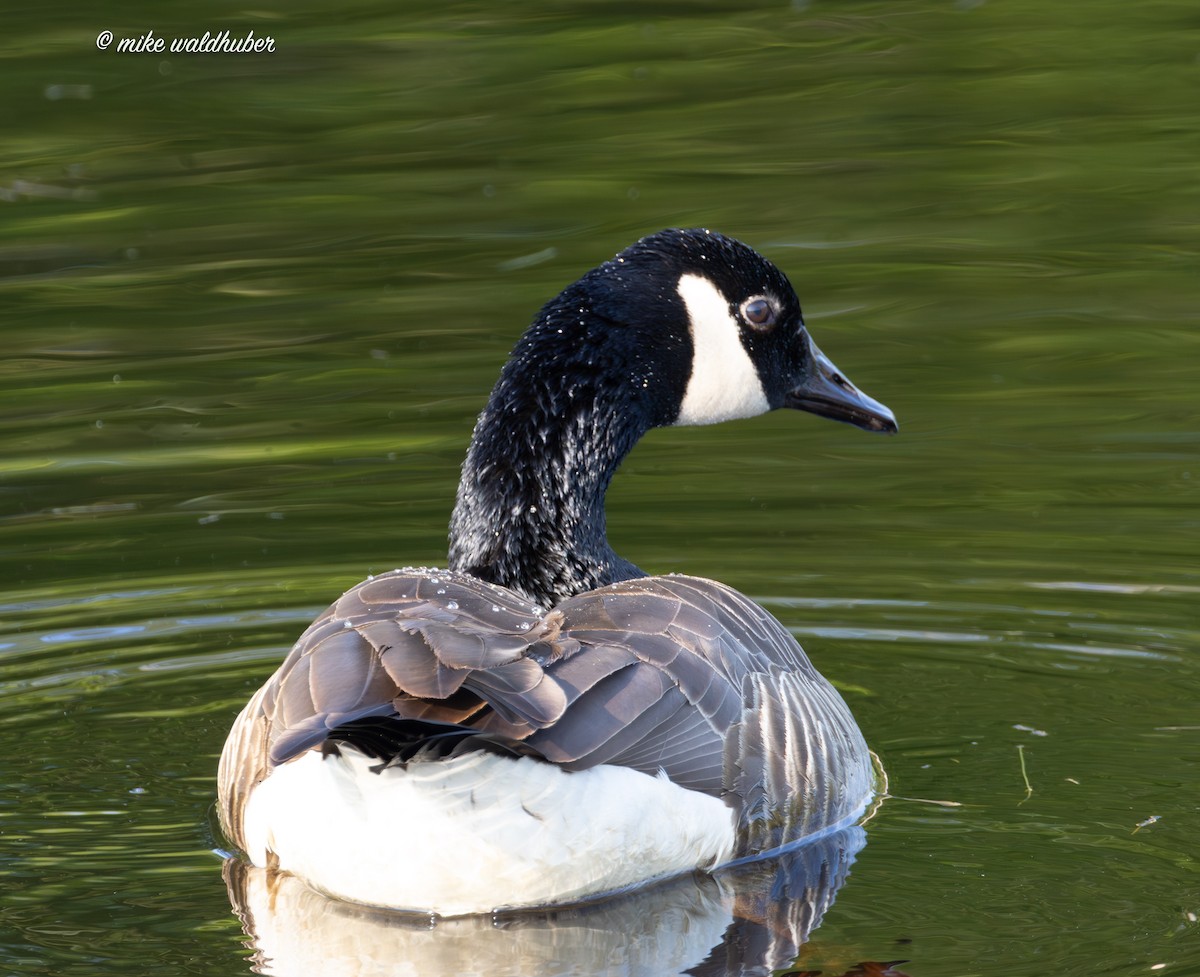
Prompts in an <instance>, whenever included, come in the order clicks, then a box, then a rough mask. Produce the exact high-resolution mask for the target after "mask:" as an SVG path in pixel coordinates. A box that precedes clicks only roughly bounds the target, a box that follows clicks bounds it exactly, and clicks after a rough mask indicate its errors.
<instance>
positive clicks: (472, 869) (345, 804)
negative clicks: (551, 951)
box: [245, 746, 734, 916]
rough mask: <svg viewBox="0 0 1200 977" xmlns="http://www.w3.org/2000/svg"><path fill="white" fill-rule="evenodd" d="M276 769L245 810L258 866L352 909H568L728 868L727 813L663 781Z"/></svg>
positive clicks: (344, 767) (422, 766) (492, 770)
mask: <svg viewBox="0 0 1200 977" xmlns="http://www.w3.org/2000/svg"><path fill="white" fill-rule="evenodd" d="M341 752H342V755H341V756H329V757H326V758H324V759H322V757H321V755H320V754H319V753H318V752H308V753H304V754H302V755H301V756H299V757H297V758H296V759H295V760H293V761H291V762H289V763H287V764H284V765H283V766H281V767H279V768H277V769H276V770H275V771H274V773H272V775H271V776H270V777H269V778H267V780H265V781H264V782H263V783H262V784H260V785H259V786H258V787H256V788H255V790H254V792H253V793H252V795H251V797H250V800H249V803H248V804H247V807H246V819H245V825H246V841H247V849H248V852H247V853H248V854H249V855H250V858H251V859H252V860H253V862H254V863H255V864H256V865H266V864H267V853H268V852H273V853H274V855H275V856H276V857H277V858H278V861H279V867H280V868H281V869H284V870H286V871H289V872H292V873H293V874H295V875H298V876H300V877H301V878H303V879H305V880H306V881H308V882H309V884H310V885H312V886H313V887H314V888H317V889H319V890H321V891H323V892H326V893H328V894H330V895H333V896H337V897H339V898H342V899H346V900H349V901H351V902H358V903H365V904H368V905H374V906H386V907H390V908H396V909H413V910H419V911H426V912H435V913H438V914H441V915H446V916H454V915H464V914H470V913H487V912H491V911H492V910H494V909H497V908H502V907H506V906H544V905H551V904H554V903H561V902H570V901H575V900H579V899H582V898H585V897H587V896H592V895H597V894H600V893H604V892H609V891H612V890H615V889H620V888H624V887H626V886H630V885H633V884H636V883H638V882H643V881H647V880H649V879H654V878H660V877H665V876H669V875H675V874H678V873H680V872H685V871H690V870H691V869H694V868H698V867H699V868H711V867H713V866H715V865H718V864H720V863H721V862H723V861H727V860H728V859H729V858H730V856H731V854H732V852H733V844H734V824H733V813H732V811H731V810H730V809H729V808H728V807H726V805H725V804H724V803H722V802H721V801H720V800H718V799H717V798H714V797H709V796H708V795H705V794H699V793H697V792H695V791H690V790H686V789H685V788H682V787H679V786H678V785H676V784H673V783H672V782H671V781H669V780H667V779H666V777H664V776H658V777H653V776H650V775H648V774H644V773H640V772H639V771H636V770H631V769H629V768H626V767H615V766H607V765H604V766H599V767H594V768H592V769H590V770H585V771H579V772H575V773H571V772H568V771H565V770H563V769H561V768H560V767H556V766H554V765H553V764H549V763H543V762H541V761H538V760H534V759H531V758H528V757H523V758H520V759H513V758H511V757H503V756H495V755H492V754H488V753H469V754H466V755H464V756H461V757H456V758H453V759H450V760H438V761H430V762H414V763H410V764H408V766H407V767H406V768H401V767H391V768H388V769H386V770H383V771H382V772H380V773H374V772H372V771H371V769H370V767H371V766H372V765H373V764H375V763H376V761H375V760H373V759H370V758H368V757H365V756H364V755H362V754H361V753H359V752H357V751H356V750H354V749H353V748H349V747H346V746H342V747H341Z"/></svg>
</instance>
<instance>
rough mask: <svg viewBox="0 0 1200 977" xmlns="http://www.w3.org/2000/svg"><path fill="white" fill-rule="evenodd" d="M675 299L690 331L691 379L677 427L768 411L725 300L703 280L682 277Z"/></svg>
mask: <svg viewBox="0 0 1200 977" xmlns="http://www.w3.org/2000/svg"><path fill="white" fill-rule="evenodd" d="M679 296H680V298H682V299H683V304H684V306H686V307H687V313H688V320H689V323H690V326H691V330H692V347H693V353H692V375H691V378H690V379H689V380H688V385H687V392H686V393H685V394H684V396H683V403H682V404H680V406H679V417H678V418H677V419H676V421H675V423H676V424H717V423H719V422H721V421H730V420H733V419H734V418H736V417H754V416H755V415H757V414H763V413H766V411H767V410H769V409H770V405H769V404H768V403H767V395H766V394H765V393H764V392H763V386H762V380H760V379H759V376H758V370H757V369H755V367H754V363H753V362H752V361H751V359H750V354H749V353H747V352H746V347H744V346H743V345H742V339H741V334H740V331H739V329H738V324H737V320H736V319H734V318H733V316H732V315H730V313H729V300H728V299H727V298H725V296H724V295H722V294H721V292H720V290H719V289H718V288H717V287H716V286H715V285H714V284H713V283H712V282H711V281H709V280H708V279H707V278H704V277H702V276H701V275H684V276H683V277H682V278H680V279H679Z"/></svg>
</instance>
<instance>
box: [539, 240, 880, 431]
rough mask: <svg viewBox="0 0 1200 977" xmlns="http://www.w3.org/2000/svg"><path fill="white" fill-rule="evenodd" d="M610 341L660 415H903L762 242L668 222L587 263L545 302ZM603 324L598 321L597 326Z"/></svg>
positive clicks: (707, 419)
mask: <svg viewBox="0 0 1200 977" xmlns="http://www.w3.org/2000/svg"><path fill="white" fill-rule="evenodd" d="M585 309H586V312H587V316H586V317H583V316H580V317H579V318H578V325H579V327H580V328H583V327H585V326H590V328H588V330H587V334H586V335H585V336H584V337H583V342H584V343H585V344H586V343H589V342H597V341H599V342H601V343H603V344H605V345H606V346H608V347H610V350H611V355H614V356H615V357H616V358H617V359H618V360H619V363H620V370H621V372H622V374H623V376H624V377H625V378H627V379H628V381H629V382H631V383H635V384H636V383H641V384H642V386H643V389H644V391H645V393H644V394H643V395H641V396H640V400H639V402H641V403H643V404H644V406H645V407H646V408H647V410H648V413H649V415H650V416H649V417H648V418H647V419H648V421H649V424H650V425H663V424H713V423H717V422H719V421H724V420H729V419H732V418H736V417H750V416H753V415H755V414H760V413H763V412H764V411H767V410H773V409H775V408H779V407H793V408H797V409H800V410H807V411H811V412H813V413H816V414H820V415H822V416H825V417H830V418H832V419H834V420H841V421H848V422H850V423H852V424H856V425H858V426H859V427H862V428H865V429H867V430H872V431H883V432H888V433H890V432H894V431H895V430H896V422H895V418H894V417H893V416H892V413H891V411H889V410H888V409H887V408H886V407H884V406H883V405H882V404H879V403H877V402H876V401H874V400H872V399H871V398H870V397H867V396H866V395H865V394H863V393H862V392H861V391H859V390H858V389H856V388H855V387H854V386H853V385H852V384H851V383H850V382H849V381H848V380H846V378H845V377H844V376H843V375H842V374H841V373H839V372H838V370H837V368H836V367H834V365H833V364H832V363H831V362H830V361H829V360H828V359H827V358H826V357H825V356H824V355H823V354H822V353H821V351H820V350H819V349H817V347H816V346H815V344H814V343H813V342H812V339H811V338H810V337H809V335H808V331H807V330H806V329H805V326H804V318H803V314H802V313H801V310H800V302H799V300H798V299H797V298H796V293H795V291H794V290H793V289H792V286H791V284H790V283H789V282H788V280H787V277H786V276H785V275H784V274H783V272H781V271H780V270H779V269H778V268H776V267H775V265H773V264H772V263H771V262H770V261H768V260H767V259H766V258H764V257H763V256H762V255H760V254H759V253H758V252H757V251H755V250H754V249H753V248H750V247H748V246H747V245H745V244H742V243H741V242H740V241H735V240H734V239H733V238H728V237H725V236H724V235H722V234H717V233H715V232H712V231H707V230H702V229H690V230H679V229H671V230H666V231H660V232H659V233H657V234H652V235H650V236H649V237H645V238H642V240H640V241H638V242H637V243H636V244H633V245H631V246H630V247H628V248H626V249H625V250H624V251H622V252H621V253H620V254H618V255H617V256H616V257H615V258H613V259H612V260H611V261H608V262H605V263H604V264H603V265H601V266H600V267H599V268H596V269H594V270H593V271H591V272H589V273H588V274H586V275H585V276H584V277H583V278H582V279H580V280H579V281H578V282H577V283H576V284H575V285H573V286H571V287H569V288H568V289H567V290H566V291H565V292H563V294H562V295H561V296H559V298H558V299H556V300H555V301H554V302H552V303H551V304H550V305H549V306H547V308H546V310H545V311H544V313H543V318H542V324H543V325H544V324H546V323H547V322H548V321H550V320H553V321H551V322H550V324H551V325H554V324H555V323H557V322H558V321H559V320H560V319H562V318H563V317H565V318H566V319H569V320H570V321H571V323H572V325H574V324H575V322H576V317H577V314H578V313H583V312H584V311H585ZM596 329H599V330H600V333H599V335H597V334H596V331H595V330H596Z"/></svg>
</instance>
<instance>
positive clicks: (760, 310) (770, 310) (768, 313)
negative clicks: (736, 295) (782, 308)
mask: <svg viewBox="0 0 1200 977" xmlns="http://www.w3.org/2000/svg"><path fill="white" fill-rule="evenodd" d="M742 318H743V319H745V320H746V322H748V323H749V324H750V325H752V326H753V327H754V328H755V329H770V328H771V327H772V326H773V325H775V303H774V302H772V301H771V300H770V299H765V298H762V297H759V298H754V299H747V300H746V301H745V302H743V303H742Z"/></svg>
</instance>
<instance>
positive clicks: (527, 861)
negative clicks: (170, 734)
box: [218, 229, 897, 917]
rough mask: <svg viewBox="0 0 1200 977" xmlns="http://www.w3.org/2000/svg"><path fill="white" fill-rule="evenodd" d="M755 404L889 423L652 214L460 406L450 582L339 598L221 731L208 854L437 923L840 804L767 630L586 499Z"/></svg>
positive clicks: (839, 767)
mask: <svg viewBox="0 0 1200 977" xmlns="http://www.w3.org/2000/svg"><path fill="white" fill-rule="evenodd" d="M781 407H788V408H795V409H799V410H802V411H808V412H811V413H814V414H818V415H820V416H823V417H827V418H831V419H834V420H839V421H846V422H849V423H851V424H854V425H857V426H858V427H860V428H863V429H866V430H868V431H875V432H883V433H893V432H895V431H896V430H897V427H896V421H895V418H894V416H893V415H892V412H891V411H890V410H888V408H886V407H884V406H883V405H882V404H880V403H878V402H877V401H875V400H873V399H871V398H870V397H868V396H867V395H866V394H864V393H862V392H861V391H860V390H858V389H857V388H856V387H855V386H854V385H853V384H851V383H850V382H849V381H848V380H847V379H846V377H845V376H844V374H842V373H841V372H839V371H838V370H837V368H836V367H835V366H834V365H833V363H832V362H831V361H830V360H829V359H828V358H827V357H826V356H825V355H824V354H823V353H822V352H821V351H820V350H819V349H818V348H817V346H816V345H815V344H814V343H813V341H812V339H811V337H810V336H809V334H808V331H807V329H806V327H805V324H804V320H803V317H802V314H801V310H800V304H799V301H798V299H797V298H796V294H795V292H794V291H793V289H792V286H791V285H790V284H789V282H788V279H787V278H786V277H785V276H784V274H783V273H782V272H781V271H780V270H779V269H778V268H776V266H775V265H774V264H772V263H771V262H770V261H768V260H767V259H766V258H764V257H762V256H761V255H760V254H758V253H757V252H756V251H754V250H753V249H752V248H750V247H749V246H747V245H745V244H743V243H741V242H739V241H737V240H734V239H732V238H729V237H726V236H723V235H721V234H719V233H716V232H713V231H709V230H704V229H687V230H682V229H669V230H665V231H661V232H659V233H656V234H652V235H650V236H648V237H645V238H643V239H641V240H639V241H637V242H636V243H635V244H633V245H631V246H630V247H628V248H626V249H625V250H624V251H621V252H620V253H619V254H617V255H616V256H615V257H614V258H612V259H611V260H609V261H607V262H605V263H604V264H601V265H600V266H599V267H597V268H595V269H593V270H592V271H589V272H588V273H587V274H585V275H584V276H583V277H582V278H580V279H579V280H578V281H577V282H575V283H574V284H572V285H569V286H568V287H567V288H566V289H565V290H564V291H563V292H562V293H561V294H560V295H558V297H557V298H555V299H553V300H552V301H551V302H549V303H548V304H547V305H546V306H545V307H544V308H543V309H542V310H541V312H540V313H539V314H538V315H537V317H536V319H535V320H534V322H533V324H532V325H531V326H530V327H529V329H528V330H527V331H526V332H525V333H524V335H523V336H522V337H521V339H520V340H519V341H518V342H517V344H516V346H515V348H514V349H513V351H512V353H511V355H510V357H509V359H508V361H507V363H506V364H505V365H504V367H503V369H502V370H501V373H500V378H499V380H498V381H497V383H496V386H495V388H494V389H493V390H492V394H491V397H490V399H489V400H488V402H487V405H486V407H485V408H484V410H483V412H482V413H481V414H480V415H479V418H478V421H477V423H476V425H475V429H474V433H473V435H472V438H471V442H470V447H469V449H468V452H467V456H466V460H465V462H464V464H463V468H462V479H461V482H460V484H459V487H458V494H457V499H456V503H455V506H454V511H453V514H452V516H451V521H450V534H449V567H448V569H437V568H429V567H406V568H403V569H397V570H395V571H392V572H387V573H382V574H379V575H376V576H373V577H370V578H368V579H367V580H365V581H363V582H362V583H360V584H358V585H357V586H355V587H353V588H351V589H350V590H348V591H347V592H346V593H344V594H343V595H342V596H341V597H340V598H339V599H338V600H336V601H335V602H334V603H333V604H332V606H330V607H329V609H328V610H326V611H325V612H324V613H323V614H321V615H320V617H318V618H317V619H316V620H315V621H314V622H313V623H312V625H311V626H310V627H309V628H308V629H307V630H306V631H305V632H304V633H303V634H302V635H301V636H300V638H299V639H298V641H297V642H296V644H295V645H294V646H293V648H292V649H291V651H290V653H289V654H288V655H287V656H286V658H285V659H284V661H283V663H282V664H281V665H280V666H279V668H278V669H277V670H276V671H275V673H274V674H273V675H272V676H271V677H270V678H269V679H267V681H266V683H265V684H264V685H263V686H262V687H261V688H260V689H259V690H258V692H257V693H255V694H254V696H253V697H252V698H251V699H250V701H249V702H248V703H247V705H246V706H245V708H244V709H243V710H242V712H241V713H240V715H239V716H238V717H237V719H236V720H235V722H234V724H233V727H232V729H231V731H230V733H229V736H228V739H227V741H226V743H225V746H224V749H223V751H222V754H221V759H220V767H219V773H218V794H219V801H218V810H219V817H220V822H221V826H222V830H223V831H224V833H225V834H226V836H227V838H228V839H229V841H230V842H231V843H232V844H233V845H234V846H236V847H237V848H239V849H240V850H241V851H242V852H244V853H245V854H246V856H248V858H249V860H250V861H251V862H252V863H253V864H255V865H257V866H262V867H266V868H269V869H272V870H276V871H279V872H286V873H290V874H291V875H294V876H297V877H298V878H300V879H301V880H303V881H304V882H305V883H306V884H307V885H308V886H310V887H311V888H313V889H316V890H317V891H319V892H321V893H324V894H326V895H328V896H332V897H334V898H337V899H340V900H344V901H348V902H352V903H359V904H364V905H369V906H375V907H382V908H387V909H394V910H407V911H413V912H420V913H429V914H433V915H435V916H444V917H454V916H468V915H473V914H480V913H492V912H497V911H501V910H506V909H523V908H532V907H548V906H560V905H566V904H572V903H578V902H582V901H588V900H591V899H594V898H597V897H600V896H604V895H607V894H612V893H616V892H621V891H624V890H627V889H630V888H632V887H637V886H641V885H645V884H648V883H650V882H652V881H654V880H659V879H663V878H667V877H670V876H674V875H679V874H681V873H686V872H691V871H696V870H701V871H708V870H713V869H715V868H717V867H719V866H722V865H728V864H731V863H735V862H738V861H739V860H743V859H748V858H754V857H756V856H759V855H761V854H762V853H765V852H769V851H772V850H773V849H776V848H778V847H780V846H781V845H786V844H789V843H794V842H796V841H797V840H798V839H809V838H815V837H819V836H823V835H827V834H828V833H830V832H833V831H837V830H839V829H841V828H843V827H845V826H846V825H848V824H853V823H854V822H855V821H856V820H857V819H859V818H861V816H862V815H863V813H864V812H865V810H866V809H867V806H868V804H869V803H870V802H871V801H872V799H873V796H874V792H875V779H874V767H873V763H872V759H871V754H870V751H869V749H868V747H867V745H866V742H865V741H864V739H863V736H862V734H861V732H860V731H859V729H858V726H857V724H856V723H855V721H854V718H853V716H852V715H851V713H850V710H849V708H848V707H847V705H846V703H845V702H844V701H843V699H842V698H841V696H840V695H839V694H838V693H837V692H836V690H835V689H834V688H833V686H832V685H830V684H829V683H828V682H827V681H826V680H825V679H824V678H823V677H822V676H821V675H820V674H819V673H818V672H817V671H816V669H815V668H814V667H813V665H812V664H811V663H810V662H809V660H808V658H807V657H806V656H805V654H804V652H803V651H802V650H801V648H800V646H799V644H798V643H797V642H796V640H795V638H794V637H793V636H792V634H791V633H790V632H789V631H788V630H787V629H786V628H784V627H783V626H782V625H781V624H780V623H779V622H778V621H776V620H775V619H774V618H773V617H772V616H771V615H770V614H768V613H767V612H766V611H765V610H764V609H763V608H761V607H760V606H759V605H757V604H756V603H754V602H753V601H751V600H750V599H749V598H747V597H746V596H744V595H742V594H740V593H738V592H737V591H735V590H733V589H732V588H730V587H727V586H725V585H723V584H721V583H718V582H716V581H713V580H706V579H701V578H698V577H691V576H684V575H675V574H670V575H665V576H652V575H648V574H646V573H645V572H644V571H642V570H640V569H638V568H637V567H636V566H634V565H633V564H632V563H630V562H629V561H628V560H626V559H624V558H622V557H620V556H618V555H617V554H616V553H615V552H614V551H613V549H612V547H611V546H610V545H609V543H608V538H607V533H606V524H605V512H604V497H605V492H606V490H607V488H608V486H609V483H610V481H611V479H612V477H613V475H614V474H615V472H616V471H617V468H618V466H619V465H620V463H621V461H622V459H623V458H624V457H625V456H626V455H627V454H628V453H629V451H630V450H631V449H632V448H633V446H634V444H635V443H636V442H637V441H638V439H639V438H641V436H642V435H643V434H645V433H646V432H647V431H648V430H650V429H651V428H654V427H660V426H669V425H698V424H714V423H718V422H720V421H726V420H731V419H735V418H746V417H751V416H755V415H758V414H762V413H764V412H766V411H770V410H773V409H776V408H781Z"/></svg>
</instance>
